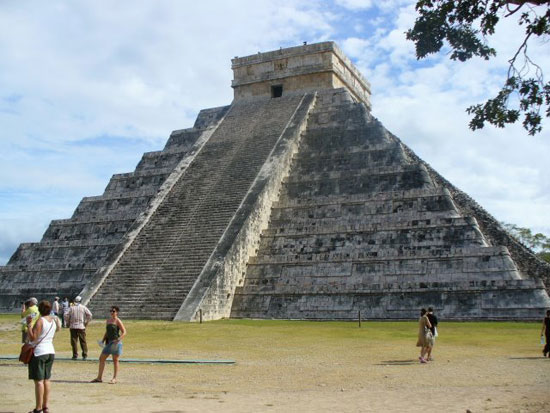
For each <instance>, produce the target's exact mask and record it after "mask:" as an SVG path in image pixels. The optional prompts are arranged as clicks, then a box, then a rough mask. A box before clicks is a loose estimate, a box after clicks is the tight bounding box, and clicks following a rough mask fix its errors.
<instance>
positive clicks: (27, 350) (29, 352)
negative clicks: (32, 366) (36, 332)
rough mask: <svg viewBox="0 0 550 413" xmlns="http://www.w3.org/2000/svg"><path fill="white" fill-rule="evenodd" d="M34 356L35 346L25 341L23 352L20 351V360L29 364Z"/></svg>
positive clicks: (22, 347)
mask: <svg viewBox="0 0 550 413" xmlns="http://www.w3.org/2000/svg"><path fill="white" fill-rule="evenodd" d="M32 356H34V346H33V345H32V344H30V343H25V344H23V345H22V346H21V353H19V361H20V362H21V363H23V364H29V363H30V362H31V359H32Z"/></svg>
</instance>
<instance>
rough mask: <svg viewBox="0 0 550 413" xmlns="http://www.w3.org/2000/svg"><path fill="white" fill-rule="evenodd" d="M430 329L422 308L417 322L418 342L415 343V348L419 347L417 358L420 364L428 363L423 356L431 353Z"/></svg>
mask: <svg viewBox="0 0 550 413" xmlns="http://www.w3.org/2000/svg"><path fill="white" fill-rule="evenodd" d="M431 328H432V325H431V323H430V320H429V319H428V317H427V315H426V309H425V308H422V309H421V310H420V319H419V320H418V340H417V342H416V347H420V357H418V360H420V363H427V362H428V360H426V357H425V355H426V353H428V352H429V351H431V347H432V346H433V336H432V332H431V330H430V329H431Z"/></svg>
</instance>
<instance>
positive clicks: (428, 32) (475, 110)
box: [406, 0, 550, 135]
mask: <svg viewBox="0 0 550 413" xmlns="http://www.w3.org/2000/svg"><path fill="white" fill-rule="evenodd" d="M416 10H417V12H418V17H417V19H416V21H415V23H414V26H413V28H412V29H410V30H408V31H407V33H406V35H407V39H409V40H411V41H413V42H414V44H415V47H416V56H417V58H418V59H422V58H425V57H426V56H428V55H430V54H434V53H438V52H440V51H441V49H443V48H444V46H445V45H448V46H449V47H450V50H451V51H450V59H452V60H458V61H461V62H464V61H466V60H469V59H471V58H473V57H474V56H477V57H481V58H483V59H485V60H489V59H490V58H492V57H494V56H496V53H497V52H496V50H495V49H493V48H492V47H490V46H489V44H488V43H487V38H488V37H489V36H491V35H493V34H494V33H495V28H496V25H497V23H498V22H499V21H500V20H501V19H502V18H511V17H512V16H519V17H518V25H519V26H522V27H524V32H525V36H524V37H523V39H520V44H519V45H518V48H517V49H516V53H515V54H514V55H513V56H512V57H511V58H510V59H509V60H508V63H509V67H508V73H507V76H506V80H505V81H504V85H503V87H502V88H501V90H500V91H499V92H498V93H497V95H496V96H495V97H494V98H491V99H488V100H487V101H486V102H485V103H481V104H476V105H472V106H470V107H469V108H467V109H466V111H467V112H468V113H469V114H470V115H473V118H472V119H471V121H470V125H469V126H470V128H471V129H472V130H476V129H481V128H483V127H484V126H485V123H490V124H492V125H494V126H497V127H499V128H503V127H505V126H506V125H507V124H511V123H515V122H517V121H518V120H520V118H523V121H522V124H523V127H524V128H525V129H526V130H527V132H528V133H529V134H530V135H535V134H537V133H539V132H540V131H541V130H542V119H543V117H550V82H546V83H545V82H544V77H543V70H542V68H541V67H540V66H539V65H537V64H536V63H535V62H534V61H533V60H532V59H531V58H530V56H529V53H528V50H529V49H528V46H529V43H530V42H531V41H533V40H534V39H539V40H542V41H546V40H548V37H549V35H550V1H543V0H540V1H539V0H532V1H513V0H507V1H505V0H459V1H453V0H419V1H418V2H417V3H416ZM512 40H513V39H512ZM514 97H515V98H514Z"/></svg>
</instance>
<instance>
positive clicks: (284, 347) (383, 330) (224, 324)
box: [0, 315, 540, 358]
mask: <svg viewBox="0 0 550 413" xmlns="http://www.w3.org/2000/svg"><path fill="white" fill-rule="evenodd" d="M18 322H19V317H18V316H16V315H0V327H2V328H1V329H0V353H1V354H16V353H18V351H19V347H20V344H19V333H18V332H19V328H20V327H19V325H18ZM124 323H125V325H126V328H127V330H128V335H127V337H126V339H125V340H124V354H125V355H126V356H128V357H150V356H151V355H155V354H156V356H157V357H158V358H163V357H177V356H182V355H183V354H187V355H191V356H197V357H206V356H208V355H212V356H213V357H214V356H217V357H219V356H223V357H229V358H235V357H246V358H256V357H269V355H270V354H271V352H270V351H269V349H270V348H273V347H274V346H276V347H277V350H278V351H289V350H292V349H308V350H312V349H320V348H326V349H327V350H329V349H331V348H334V347H337V348H339V349H340V348H342V347H344V348H345V347H348V348H350V349H353V348H355V347H357V346H360V347H365V346H367V347H371V348H372V349H375V348H377V347H379V346H388V345H394V346H397V347H402V346H407V347H411V346H413V347H414V344H415V340H416V336H417V323H416V322H414V321H399V322H369V321H366V322H365V321H364V322H363V323H362V326H361V327H360V328H359V326H358V324H357V322H312V321H281V320H219V321H211V322H205V323H203V324H198V323H180V322H164V321H134V320H129V321H125V322H124ZM103 332H104V321H102V320H95V321H93V322H92V323H91V324H90V325H89V326H88V329H87V337H88V343H89V346H90V352H95V353H97V354H99V347H98V346H97V344H96V341H97V340H99V339H101V338H102V336H103ZM439 334H440V337H439V339H438V341H440V342H444V343H445V345H446V346H453V347H457V348H459V347H465V348H469V347H472V346H475V347H476V348H478V349H483V348H485V349H494V350H495V351H513V352H514V353H515V352H522V351H532V349H533V345H535V344H538V343H539V341H538V340H539V335H540V325H539V324H538V323H527V322H525V323H524V322H445V321H442V322H441V323H440V326H439ZM68 336H69V332H68V329H65V330H62V331H61V332H60V333H58V335H57V336H56V339H55V347H56V351H57V352H58V353H69V352H70V345H69V340H68Z"/></svg>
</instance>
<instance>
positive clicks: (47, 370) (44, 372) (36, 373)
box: [29, 354, 55, 380]
mask: <svg viewBox="0 0 550 413" xmlns="http://www.w3.org/2000/svg"><path fill="white" fill-rule="evenodd" d="M54 358H55V354H43V355H41V356H38V357H36V356H33V358H32V359H31V362H30V363H29V380H49V379H50V377H51V375H52V366H53V360H54Z"/></svg>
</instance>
